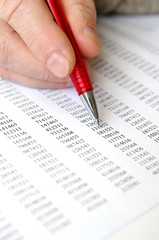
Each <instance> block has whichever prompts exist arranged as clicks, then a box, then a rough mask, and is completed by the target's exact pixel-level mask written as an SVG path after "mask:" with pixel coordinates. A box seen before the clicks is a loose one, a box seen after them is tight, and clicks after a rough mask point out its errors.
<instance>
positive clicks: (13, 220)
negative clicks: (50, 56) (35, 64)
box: [0, 15, 159, 240]
mask: <svg viewBox="0 0 159 240" xmlns="http://www.w3.org/2000/svg"><path fill="white" fill-rule="evenodd" d="M158 25H159V17H158V16H155V15H153V16H130V17H124V16H113V17H105V18H104V17H103V18H102V17H101V18H99V20H98V32H99V36H100V39H101V42H102V50H101V53H100V54H99V55H98V56H97V57H95V58H94V59H93V60H92V73H91V79H92V81H93V86H94V93H95V97H96V100H97V105H98V109H99V115H100V126H98V125H97V124H96V123H95V122H94V121H93V120H92V118H91V117H90V115H89V113H88V112H87V110H86V109H85V107H84V106H83V104H82V102H81V100H80V98H79V96H78V95H77V93H76V91H75V89H74V88H70V89H59V90H54V89H31V88H27V87H24V86H21V85H18V84H15V83H13V82H10V81H7V80H5V79H1V80H0V239H9V240H22V239H26V240H35V239H38V240H44V239H45V240H52V239H54V240H90V239H91V240H101V239H103V240H106V239H107V238H108V237H109V236H111V235H112V234H113V233H115V232H116V231H118V230H119V229H121V228H123V227H125V226H126V225H127V224H129V223H130V222H132V221H133V220H135V219H136V218H138V217H139V216H141V215H143V214H144V213H146V212H148V211H149V210H150V209H152V208H154V207H155V206H157V205H158V204H159V191H158V188H159V187H158V186H159V42H158V39H159V29H158Z"/></svg>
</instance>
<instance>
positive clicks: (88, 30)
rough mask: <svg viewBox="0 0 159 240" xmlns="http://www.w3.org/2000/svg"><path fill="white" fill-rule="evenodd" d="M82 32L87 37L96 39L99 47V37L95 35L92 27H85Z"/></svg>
mask: <svg viewBox="0 0 159 240" xmlns="http://www.w3.org/2000/svg"><path fill="white" fill-rule="evenodd" d="M83 33H84V35H85V37H86V38H89V39H92V38H93V39H94V40H95V41H96V44H97V45H98V46H99V47H101V43H100V40H99V37H98V35H97V32H96V30H95V29H94V28H93V27H85V28H84V29H83Z"/></svg>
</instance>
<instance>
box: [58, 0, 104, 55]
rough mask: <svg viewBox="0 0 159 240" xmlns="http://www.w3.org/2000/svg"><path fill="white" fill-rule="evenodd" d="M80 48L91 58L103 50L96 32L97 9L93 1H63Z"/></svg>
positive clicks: (83, 53)
mask: <svg viewBox="0 0 159 240" xmlns="http://www.w3.org/2000/svg"><path fill="white" fill-rule="evenodd" d="M61 2H62V4H63V6H64V9H65V15H66V17H67V19H68V22H69V23H70V26H71V29H72V31H73V33H74V36H75V38H76V41H77V43H78V46H79V47H80V50H81V53H82V55H83V56H84V57H87V58H91V57H94V56H95V55H97V54H98V53H99V51H100V49H101V43H100V40H99V38H98V36H97V32H96V9H95V5H94V1H93V0H87V1H86V0H67V1H66V0H61Z"/></svg>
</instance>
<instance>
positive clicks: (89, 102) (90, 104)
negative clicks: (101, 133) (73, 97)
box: [80, 91, 100, 126]
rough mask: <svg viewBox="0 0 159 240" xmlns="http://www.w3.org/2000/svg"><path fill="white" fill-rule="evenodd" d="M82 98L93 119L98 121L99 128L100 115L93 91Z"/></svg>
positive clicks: (81, 96) (82, 95) (84, 94)
mask: <svg viewBox="0 0 159 240" xmlns="http://www.w3.org/2000/svg"><path fill="white" fill-rule="evenodd" d="M80 98H81V100H82V102H83V104H84V105H85V107H86V109H87V110H88V112H89V113H90V115H91V116H92V118H93V119H94V120H95V121H96V123H97V124H98V126H99V123H100V121H99V114H98V109H97V106H96V101H95V97H94V94H93V91H88V92H85V93H83V94H81V95H80Z"/></svg>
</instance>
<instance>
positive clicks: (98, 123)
mask: <svg viewBox="0 0 159 240" xmlns="http://www.w3.org/2000/svg"><path fill="white" fill-rule="evenodd" d="M96 121H97V125H98V126H100V122H99V118H97V119H96Z"/></svg>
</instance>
